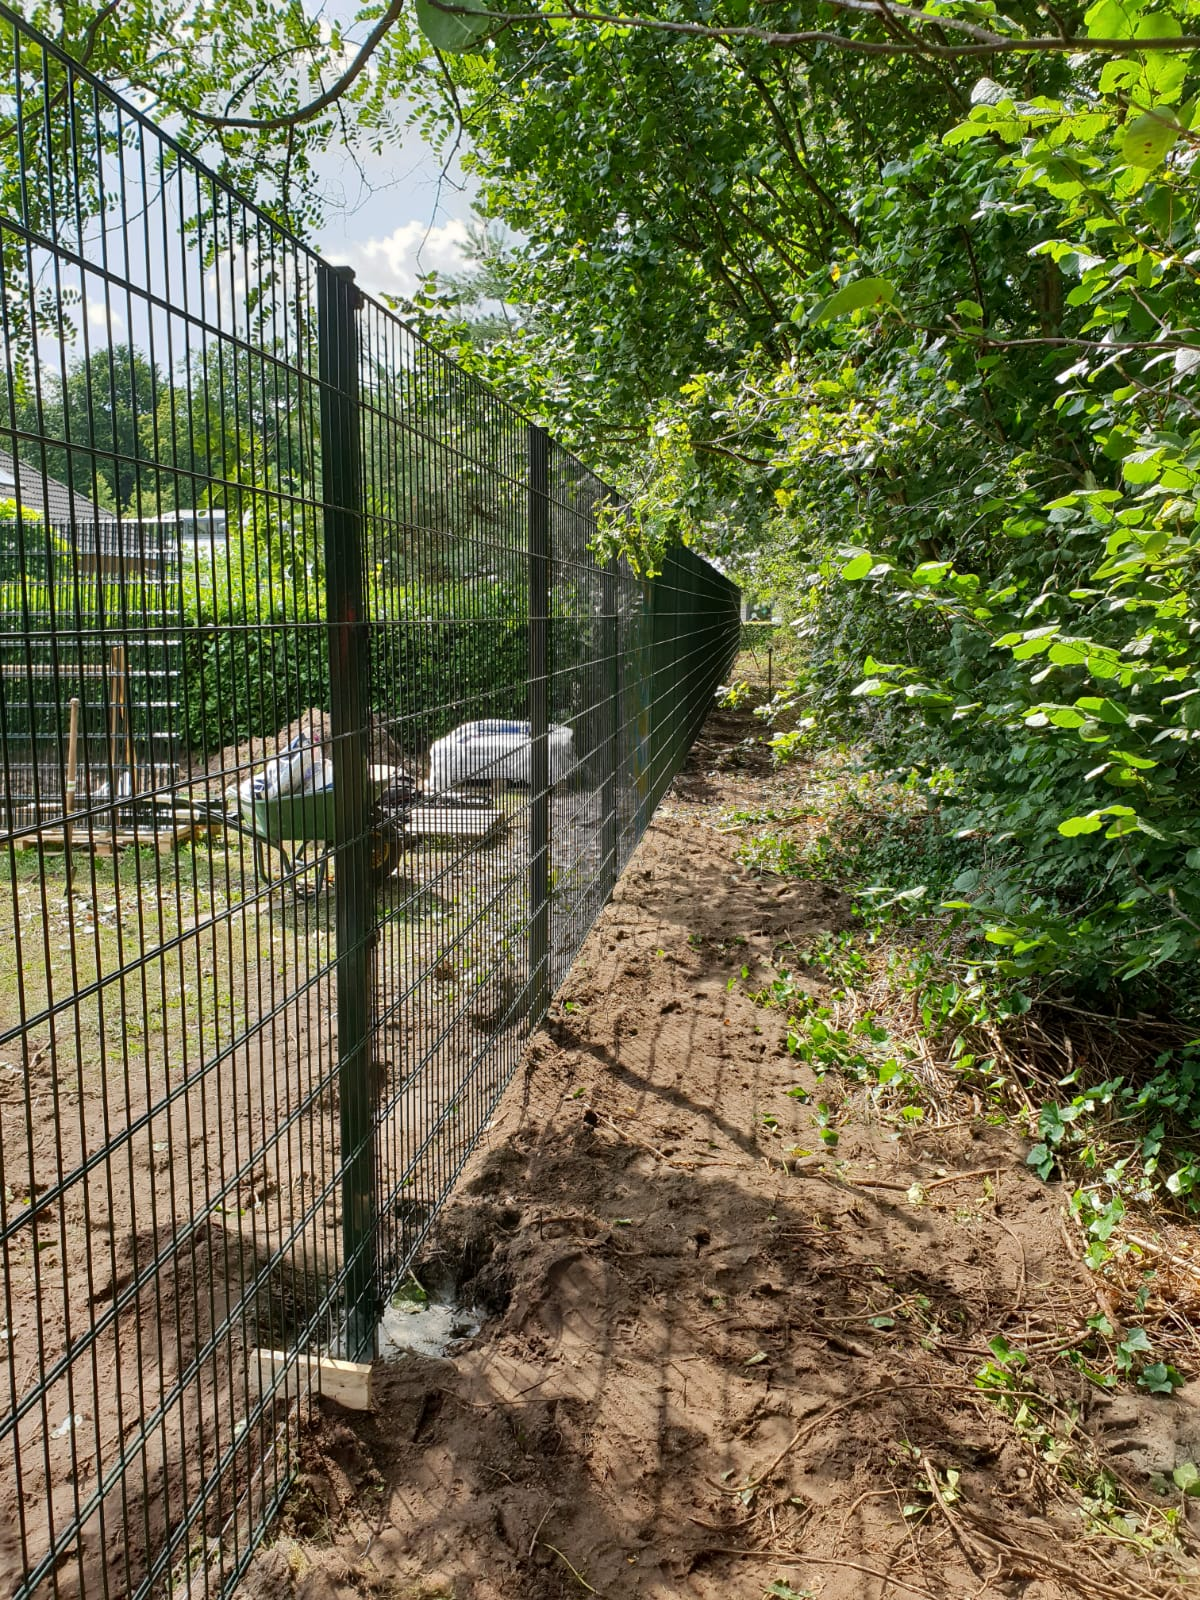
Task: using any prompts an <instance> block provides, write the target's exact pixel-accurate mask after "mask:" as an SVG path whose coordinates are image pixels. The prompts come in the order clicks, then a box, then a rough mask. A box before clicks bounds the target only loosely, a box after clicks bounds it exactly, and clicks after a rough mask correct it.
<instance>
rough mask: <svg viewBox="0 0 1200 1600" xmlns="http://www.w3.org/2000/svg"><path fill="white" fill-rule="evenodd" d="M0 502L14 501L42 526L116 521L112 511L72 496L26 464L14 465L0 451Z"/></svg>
mask: <svg viewBox="0 0 1200 1600" xmlns="http://www.w3.org/2000/svg"><path fill="white" fill-rule="evenodd" d="M18 487H19V490H20V492H19V493H18ZM0 500H16V502H17V504H18V505H19V506H20V508H21V510H22V511H31V512H33V513H34V515H35V516H39V517H41V518H42V520H43V521H45V522H56V523H68V524H70V523H75V524H76V525H78V524H80V523H101V524H108V523H113V522H115V521H116V517H115V516H114V515H113V513H112V512H111V511H105V510H103V509H102V508H101V507H100V506H97V505H94V504H93V503H92V502H91V501H90V500H88V499H86V498H85V497H84V496H83V495H81V494H75V493H74V492H73V491H72V490H71V489H69V488H68V487H67V485H66V484H65V483H59V481H58V479H57V478H51V477H48V476H46V475H45V474H44V473H42V472H40V471H39V470H38V468H36V467H34V466H31V465H30V463H29V462H28V461H18V462H16V463H14V461H13V458H12V456H11V455H10V454H9V452H8V451H7V450H0Z"/></svg>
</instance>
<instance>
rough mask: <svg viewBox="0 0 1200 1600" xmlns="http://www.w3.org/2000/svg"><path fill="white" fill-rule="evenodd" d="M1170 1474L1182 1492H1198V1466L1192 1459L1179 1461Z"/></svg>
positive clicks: (1199, 1478) (1199, 1475) (1199, 1484)
mask: <svg viewBox="0 0 1200 1600" xmlns="http://www.w3.org/2000/svg"><path fill="white" fill-rule="evenodd" d="M1171 1476H1172V1478H1174V1480H1175V1487H1176V1488H1177V1489H1180V1490H1182V1492H1183V1493H1184V1494H1200V1467H1197V1466H1196V1463H1195V1462H1194V1461H1181V1462H1180V1463H1179V1465H1178V1466H1177V1467H1176V1468H1175V1471H1174V1472H1173V1473H1172V1474H1171Z"/></svg>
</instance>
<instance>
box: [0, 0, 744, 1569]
mask: <svg viewBox="0 0 1200 1600" xmlns="http://www.w3.org/2000/svg"><path fill="white" fill-rule="evenodd" d="M0 97H2V98H3V101H4V106H5V121H4V126H3V128H0V163H2V164H3V165H4V169H5V177H6V179H7V180H8V181H7V182H6V183H5V185H4V187H3V193H2V196H0V341H2V358H0V359H2V366H0V390H2V392H0V1369H2V1370H0V1378H2V1389H0V1586H2V1587H3V1588H4V1589H5V1591H6V1592H7V1593H10V1594H12V1595H14V1596H18V1597H21V1600H26V1597H33V1596H39V1597H40V1596H43V1595H46V1596H56V1597H57V1596H62V1597H68V1596H70V1597H75V1596H80V1597H87V1600H91V1597H93V1596H104V1597H107V1596H113V1597H116V1596H122V1597H123V1596H148V1595H151V1594H156V1593H159V1592H168V1591H170V1592H172V1593H177V1592H186V1593H187V1594H189V1595H190V1596H192V1597H199V1596H201V1595H203V1596H209V1595H224V1594H230V1593H232V1592H233V1590H234V1588H235V1586H236V1584H237V1581H238V1578H239V1576H240V1574H241V1573H242V1572H243V1571H244V1569H245V1567H246V1564H247V1562H248V1560H249V1557H250V1555H251V1554H252V1552H253V1550H254V1548H255V1545H256V1543H257V1541H258V1540H259V1539H260V1538H261V1537H262V1534H263V1531H264V1529H265V1528H266V1527H267V1526H268V1524H269V1522H270V1519H271V1517H272V1515H273V1513H274V1510H275V1509H276V1507H277V1506H278V1504H279V1502H280V1499H281V1497H282V1495H283V1494H284V1493H285V1491H286V1488H287V1486H288V1484H289V1482H290V1481H291V1479H292V1477H293V1475H294V1469H295V1464H296V1459H297V1454H296V1452H297V1448H298V1445H299V1438H300V1435H299V1429H300V1425H301V1422H302V1418H303V1416H304V1413H305V1408H306V1404H307V1401H308V1398H309V1395H310V1392H311V1389H312V1386H313V1382H314V1379H313V1376H312V1374H313V1370H314V1363H312V1362H311V1361H310V1360H308V1359H307V1358H308V1357H320V1356H322V1355H337V1356H350V1357H351V1358H367V1357H369V1356H370V1354H371V1353H372V1351H373V1350H374V1348H375V1346H376V1341H377V1338H378V1336H379V1328H380V1326H381V1321H382V1325H383V1327H384V1329H385V1331H386V1324H387V1310H388V1300H389V1297H390V1296H391V1295H392V1294H393V1292H394V1291H395V1290H396V1288H397V1287H398V1285H399V1284H400V1283H401V1281H402V1280H403V1278H404V1277H405V1275H406V1274H407V1272H408V1271H409V1270H410V1268H411V1266H412V1264H413V1262H414V1260H415V1259H416V1257H417V1254H418V1252H419V1250H420V1248H421V1245H422V1242H423V1240H424V1239H425V1237H426V1235H427V1233H428V1231H429V1229H430V1227H431V1225H432V1223H433V1221H434V1219H435V1217H436V1215H437V1213H438V1210H439V1207H440V1206H441V1205H442V1203H443V1202H444V1200H445V1199H446V1197H447V1195H448V1194H449V1193H450V1192H451V1190H452V1188H453V1185H454V1183H455V1181H456V1179H457V1177H458V1175H459V1173H460V1172H461V1171H462V1168H463V1166H464V1164H465V1162H466V1161H467V1159H468V1158H469V1156H470V1154H471V1151H472V1150H473V1149H474V1148H475V1146H476V1144H477V1142H478V1140H479V1137H480V1135H481V1132H482V1131H483V1129H484V1128H485V1127H486V1125H487V1122H488V1120H489V1118H490V1117H491V1115H492V1113H493V1111H494V1108H495V1106H496V1103H497V1101H498V1099H499V1097H500V1095H501V1094H502V1093H503V1091H504V1088H505V1086H506V1085H507V1083H508V1082H509V1081H510V1079H511V1078H512V1075H513V1073H514V1072H515V1070H516V1068H517V1065H518V1063H519V1061H520V1059H521V1055H522V1051H523V1049H524V1045H525V1042H526V1040H527V1038H528V1035H529V1032H530V1030H531V1028H532V1027H533V1026H536V1023H537V1021H538V1020H539V1019H540V1018H541V1016H542V1015H544V1013H545V1010H546V1007H547V1005H548V1004H549V1003H550V999H551V996H552V994H553V992H554V990H555V989H556V988H557V987H558V986H559V985H560V984H561V983H562V981H563V979H564V977H565V976H566V974H567V972H568V970H569V967H570V964H571V962H572V960H573V959H574V957H575V955H576V953H577V952H578V950H579V948H580V946H581V944H582V942H583V940H584V938H585V937H586V934H587V931H588V929H589V928H590V926H591V925H592V923H593V921H594V920H595V918H596V916H597V915H598V913H599V911H600V910H601V908H602V907H603V905H604V903H605V901H606V900H607V898H608V897H609V895H610V894H611V893H612V890H613V887H614V885H615V883H616V881H617V878H618V876H619V874H620V872H621V870H622V869H623V867H624V866H625V864H626V862H627V861H628V860H629V857H630V855H631V854H632V852H633V850H634V849H635V848H636V845H637V841H638V839H639V838H640V836H641V833H642V831H643V830H644V829H645V827H646V825H647V823H648V822H649V819H650V817H651V815H652V813H653V810H654V807H655V805H656V804H657V803H658V800H659V799H660V798H661V795H662V794H663V792H664V791H665V789H666V787H667V786H668V784H669V783H670V781H671V779H672V777H673V775H674V774H675V773H676V772H677V771H678V770H679V767H680V766H681V764H682V762H683V761H684V759H685V757H686V754H687V751H688V749H689V747H690V745H691V742H692V740H693V739H694V737H695V735H696V733H697V732H698V730H699V727H700V724H701V722H702V721H703V718H704V716H705V713H706V710H707V708H708V706H709V705H710V703H711V700H712V694H713V689H714V687H715V685H716V683H717V682H718V680H719V678H720V677H721V676H722V675H723V674H724V672H725V671H726V668H727V666H728V663H729V661H730V660H731V658H732V653H733V651H734V649H735V648H736V645H737V639H738V597H737V591H736V589H735V588H734V586H733V585H732V584H731V583H729V582H728V580H727V579H726V578H724V577H723V576H722V575H721V574H719V573H718V572H716V571H715V570H714V569H713V568H712V567H711V566H708V565H706V564H705V563H704V562H702V561H700V560H699V559H698V558H697V557H695V556H694V555H692V554H691V553H690V552H687V551H679V552H675V553H673V554H671V555H669V556H668V557H667V558H666V560H665V563H664V567H663V571H662V573H661V574H660V575H659V576H658V577H656V578H655V579H653V580H652V581H647V580H645V579H642V578H639V577H638V576H637V575H636V574H635V573H634V572H633V571H631V569H630V568H629V566H628V565H627V564H626V563H625V562H623V561H618V560H606V559H603V558H601V557H600V556H598V555H597V554H596V544H597V537H596V536H597V514H598V510H599V507H600V506H601V504H602V503H603V502H604V501H605V500H606V499H607V498H610V492H609V491H608V490H607V489H606V486H605V485H604V484H603V483H601V482H600V481H599V480H598V479H597V478H596V477H595V476H594V475H593V474H591V473H590V472H589V471H588V470H587V469H586V468H585V467H584V466H582V465H581V464H580V463H579V462H578V461H576V460H575V459H574V458H573V457H571V456H570V455H569V454H568V453H567V452H566V451H565V450H563V449H562V448H561V447H560V446H559V445H557V444H556V443H555V442H554V441H553V440H552V439H550V438H549V437H548V436H547V435H546V434H545V433H544V432H542V430H540V429H536V428H532V427H531V426H530V425H529V424H528V423H527V422H526V421H525V419H524V418H522V417H521V416H520V415H519V414H517V413H516V412H515V411H513V410H512V409H511V408H510V407H508V406H507V405H506V404H504V403H503V402H502V401H501V400H500V399H499V398H498V397H496V396H495V395H493V394H491V393H490V392H489V391H488V390H487V389H486V388H485V387H484V386H482V385H481V384H480V383H479V382H478V381H477V380H476V379H474V378H473V377H471V376H470V375H468V374H466V373H465V372H463V371H462V370H461V369H459V368H457V367H455V366H454V364H453V363H451V362H450V361H448V360H447V359H446V358H445V357H443V356H441V355H440V354H438V353H437V352H436V351H434V350H432V349H430V348H429V347H428V346H427V345H425V344H424V343H422V341H421V340H420V339H419V338H417V337H416V336H415V335H414V334H413V333H412V332H411V330H409V329H408V328H407V327H405V325H404V324H403V323H401V322H400V321H399V320H398V319H397V318H396V317H395V316H393V315H392V313H391V312H390V311H388V310H387V309H386V308H384V307H383V306H381V305H378V304H376V303H375V302H374V301H372V300H370V299H369V298H367V297H364V296H361V295H359V294H358V292H357V291H356V289H355V287H354V285H353V283H352V282H351V281H350V280H349V278H348V277H347V275H346V274H345V273H344V272H341V271H339V270H338V269H335V268H331V267H329V266H328V265H327V264H326V263H324V262H322V261H320V260H319V259H318V258H317V257H316V256H314V255H313V254H312V253H311V252H310V251H309V250H307V249H306V248H305V247H304V246H303V245H302V244H300V243H299V242H298V241H297V240H295V239H294V238H292V237H290V236H289V235H288V234H287V233H286V232H285V231H284V230H282V229H281V228H280V227H279V226H278V225H277V224H276V223H275V222H273V221H272V220H271V219H269V218H267V217H265V216H264V215H263V214H261V213H260V212H258V211H257V210H255V209H254V207H252V206H250V205H248V204H246V203H245V202H243V201H242V200H241V199H240V198H239V197H238V196H236V195H235V194H233V193H232V192H231V191H230V190H229V189H228V188H226V187H225V186H224V185H223V184H222V183H221V182H220V181H219V180H218V179H216V178H215V177H214V176H213V175H211V174H210V173H208V172H207V171H206V170H205V169H204V167H203V166H202V165H200V164H199V163H197V162H196V161H195V160H194V158H193V157H192V156H191V155H189V154H188V153H187V152H185V151H184V150H182V149H181V148H179V147H178V146H177V145H175V144H174V143H173V142H172V140H171V139H170V137H169V136H167V135H166V134H164V133H163V132H161V131H160V130H158V129H157V128H155V127H154V126H153V124H152V123H151V122H149V121H148V120H147V119H146V118H145V117H144V116H143V115H142V114H141V113H140V112H138V111H137V110H136V109H134V108H131V107H130V106H128V105H127V104H125V103H124V102H123V101H122V100H121V99H120V97H119V96H117V95H115V94H114V93H113V92H111V91H110V90H109V89H107V88H106V87H105V86H104V85H103V84H101V83H99V82H98V81H97V80H95V79H94V78H93V77H91V76H90V75H89V74H88V73H86V72H85V71H83V70H82V69H80V68H79V67H77V66H76V65H75V64H74V63H72V62H71V61H70V60H69V59H68V58H67V57H65V56H64V55H63V54H62V53H61V51H59V50H58V49H57V48H56V47H55V46H53V45H52V44H50V43H48V42H47V41H45V40H44V39H42V38H41V37H40V36H39V35H38V34H37V33H36V32H35V31H34V30H33V29H31V28H30V27H29V26H28V25H27V24H26V23H24V22H23V21H21V20H20V19H19V18H18V17H17V16H16V15H15V14H14V13H12V12H11V11H9V10H7V9H5V8H3V7H0Z"/></svg>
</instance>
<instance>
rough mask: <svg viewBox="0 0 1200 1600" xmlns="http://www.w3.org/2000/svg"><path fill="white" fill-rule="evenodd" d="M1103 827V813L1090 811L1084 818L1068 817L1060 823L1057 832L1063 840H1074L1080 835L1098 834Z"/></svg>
mask: <svg viewBox="0 0 1200 1600" xmlns="http://www.w3.org/2000/svg"><path fill="white" fill-rule="evenodd" d="M1102 826H1103V813H1102V812H1099V811H1092V812H1089V814H1088V815H1087V816H1086V817H1068V818H1067V820H1066V821H1065V822H1060V823H1059V825H1058V831H1059V833H1061V834H1062V836H1063V838H1064V839H1074V838H1076V837H1077V836H1078V835H1079V834H1081V833H1099V832H1100V829H1101V827H1102Z"/></svg>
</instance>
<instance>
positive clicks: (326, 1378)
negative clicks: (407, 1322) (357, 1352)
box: [249, 1349, 371, 1411]
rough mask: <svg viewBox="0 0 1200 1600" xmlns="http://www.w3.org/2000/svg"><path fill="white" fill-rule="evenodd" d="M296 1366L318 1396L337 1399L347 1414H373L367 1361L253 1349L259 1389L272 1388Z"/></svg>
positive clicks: (252, 1362) (252, 1371) (251, 1361)
mask: <svg viewBox="0 0 1200 1600" xmlns="http://www.w3.org/2000/svg"><path fill="white" fill-rule="evenodd" d="M289 1361H290V1362H291V1363H292V1370H293V1371H294V1372H298V1373H299V1376H300V1381H301V1382H302V1383H303V1382H304V1381H305V1379H307V1380H308V1383H309V1384H310V1385H311V1387H312V1390H313V1392H314V1394H320V1395H322V1396H323V1397H324V1398H325V1399H326V1400H336V1401H337V1403H338V1405H340V1406H345V1407H346V1409H347V1411H370V1409H371V1367H370V1363H369V1362H366V1361H338V1360H336V1359H335V1358H334V1357H333V1356H310V1355H295V1354H289V1352H288V1351H286V1350H258V1349H255V1350H251V1351H250V1354H249V1366H250V1376H251V1377H254V1375H255V1374H256V1373H257V1375H258V1382H259V1387H260V1388H261V1389H269V1388H270V1386H271V1384H272V1383H274V1381H275V1379H276V1376H277V1375H278V1374H279V1373H280V1372H282V1371H283V1369H284V1368H285V1367H286V1366H287V1365H288V1363H289Z"/></svg>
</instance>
